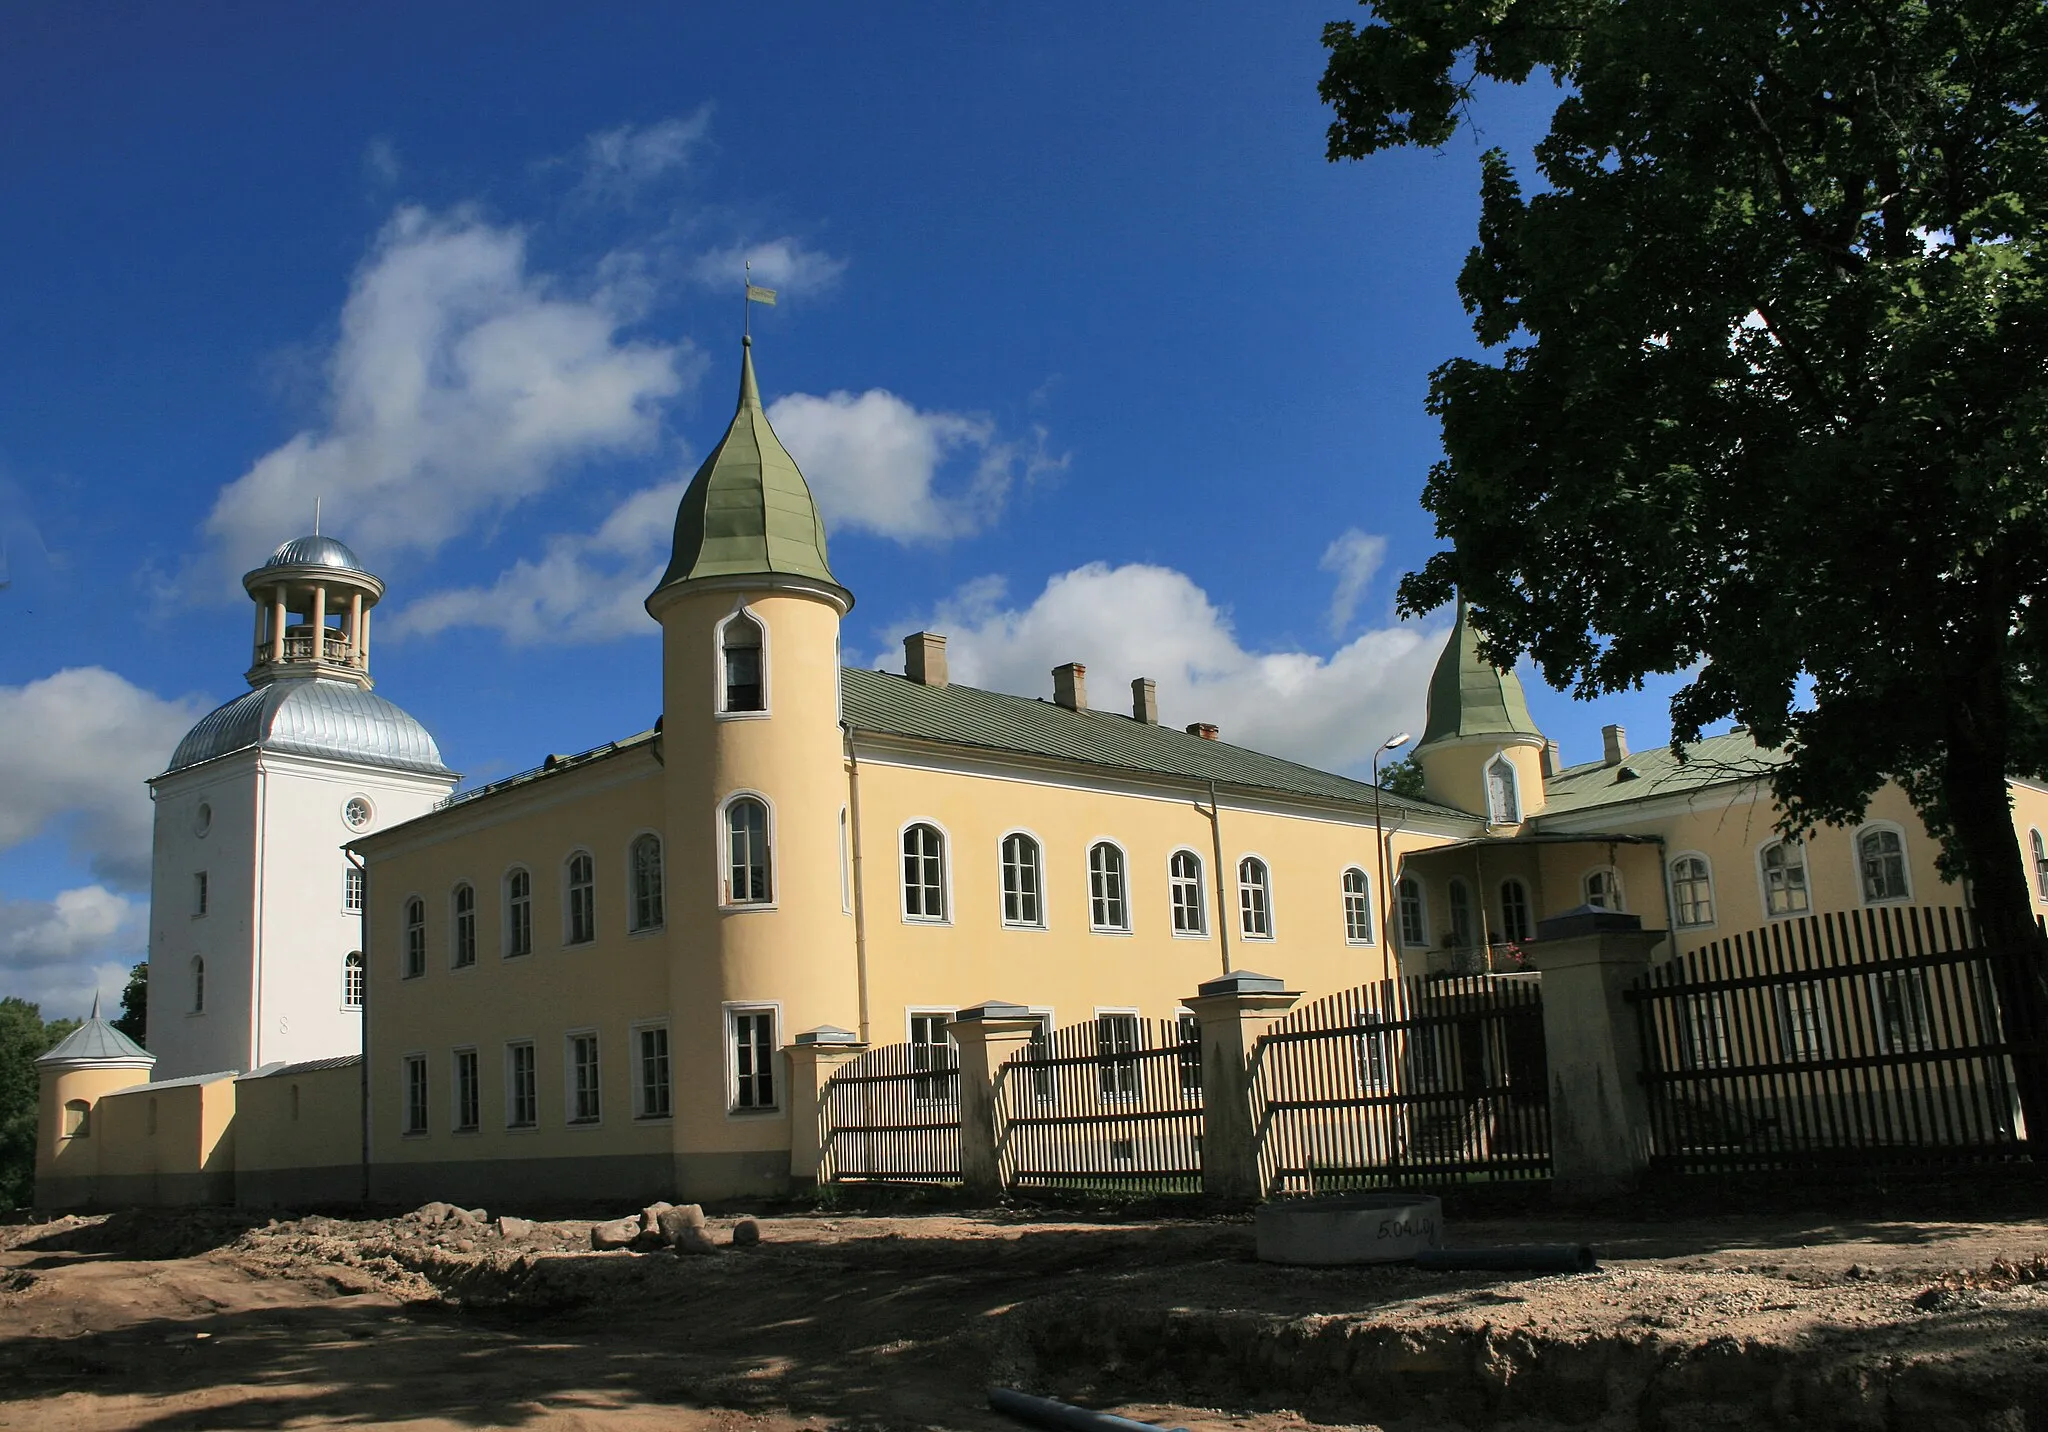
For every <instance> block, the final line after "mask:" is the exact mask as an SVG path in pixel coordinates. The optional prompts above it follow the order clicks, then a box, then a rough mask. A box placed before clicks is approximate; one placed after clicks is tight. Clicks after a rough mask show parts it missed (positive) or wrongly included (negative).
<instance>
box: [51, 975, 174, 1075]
mask: <svg viewBox="0 0 2048 1432" xmlns="http://www.w3.org/2000/svg"><path fill="white" fill-rule="evenodd" d="M36 1063H38V1064H111V1065H113V1066H115V1067H117V1068H130V1067H138V1068H146V1067H148V1066H149V1065H152V1064H155V1063H156V1056H155V1055H154V1054H151V1053H150V1052H149V1051H148V1050H147V1049H144V1048H143V1047H142V1046H141V1045H140V1044H137V1043H136V1042H135V1041H134V1040H132V1039H130V1038H129V1037H128V1036H127V1035H125V1034H123V1033H122V1032H121V1031H120V1030H118V1029H116V1028H114V1026H113V1025H111V1024H109V1023H107V1021H106V1020H104V1019H101V1018H100V997H99V995H98V994H97V993H95V994H94V995H93V997H92V1013H91V1014H90V1015H88V1016H87V1017H86V1021H85V1023H83V1024H81V1025H79V1026H78V1028H76V1029H74V1030H72V1031H71V1032H70V1033H69V1034H67V1035H65V1036H64V1039H63V1042H61V1043H60V1044H58V1046H57V1047H56V1048H55V1049H52V1050H51V1051H50V1052H49V1053H47V1054H45V1055H43V1056H42V1057H41V1058H40V1059H38V1060H36Z"/></svg>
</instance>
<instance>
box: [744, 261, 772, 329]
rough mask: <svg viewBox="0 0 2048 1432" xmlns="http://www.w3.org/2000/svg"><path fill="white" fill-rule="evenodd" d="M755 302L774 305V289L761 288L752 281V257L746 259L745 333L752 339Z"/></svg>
mask: <svg viewBox="0 0 2048 1432" xmlns="http://www.w3.org/2000/svg"><path fill="white" fill-rule="evenodd" d="M757 303H765V304H767V305H768V306H769V307H770V308H773V307H775V290H774V289H772V288H762V287H761V286H760V285H759V284H757V283H755V282H754V261H753V260H752V259H748V260H747V321H746V327H745V333H746V336H747V337H748V338H749V339H752V338H753V336H754V305H755V304H757Z"/></svg>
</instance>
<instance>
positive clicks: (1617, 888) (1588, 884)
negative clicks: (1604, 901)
mask: <svg viewBox="0 0 2048 1432" xmlns="http://www.w3.org/2000/svg"><path fill="white" fill-rule="evenodd" d="M1603 878H1604V879H1605V880H1606V881H1607V885H1608V888H1609V889H1610V890H1612V891H1613V892H1614V900H1613V903H1612V904H1608V905H1602V906H1600V907H1599V908H1600V909H1602V910H1608V911H1611V912H1613V913H1614V914H1616V915H1626V914H1627V913H1628V887H1627V886H1626V885H1624V884H1622V883H1621V871H1620V870H1619V869H1617V868H1616V867H1614V866H1612V865H1595V866H1593V867H1592V868H1591V869H1589V870H1585V871H1582V872H1581V873H1580V875H1579V898H1580V899H1582V900H1583V901H1585V903H1586V904H1588V905H1591V904H1594V903H1595V902H1594V900H1593V882H1594V881H1595V880H1599V879H1603Z"/></svg>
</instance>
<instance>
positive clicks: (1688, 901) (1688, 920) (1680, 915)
mask: <svg viewBox="0 0 2048 1432" xmlns="http://www.w3.org/2000/svg"><path fill="white" fill-rule="evenodd" d="M1671 908H1672V910H1673V912H1674V913H1675V915H1676V917H1677V919H1678V923H1679V924H1681V925H1711V924H1713V923H1714V875H1713V871H1712V870H1711V869H1710V868H1709V867H1708V865H1707V858H1706V857H1705V856H1704V855H1681V856H1679V857H1678V859H1676V860H1674V861H1672V862H1671Z"/></svg>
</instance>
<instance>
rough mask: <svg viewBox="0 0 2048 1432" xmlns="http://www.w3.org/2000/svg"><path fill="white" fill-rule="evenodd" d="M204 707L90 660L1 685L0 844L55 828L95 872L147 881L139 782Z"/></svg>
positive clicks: (125, 883)
mask: <svg viewBox="0 0 2048 1432" xmlns="http://www.w3.org/2000/svg"><path fill="white" fill-rule="evenodd" d="M201 712H202V708H201V707H200V706H198V705H197V704H195V703H193V702H190V701H166V700H164V699H163V698H162V697H160V696H157V695H155V694H153V693H151V692H148V691H145V690H143V689H142V688H141V687H139V686H136V685H134V684H132V683H130V682H129V681H127V680H125V679H123V678H122V677H119V676H116V675H115V674H114V673H113V672H111V671H107V670H105V669H103V668H101V667H97V666H88V667H75V668H72V669H69V670H65V671H60V672H58V673H56V674H55V675H54V676H46V677H44V678H43V679H41V680H40V681H31V682H29V683H28V684H27V685H24V686H0V732H4V733H5V739H4V740H0V850H7V849H10V848H12V847H14V846H16V845H20V844H21V843H23V842H24V841H27V840H31V839H33V838H35V837H36V836H37V835H39V834H41V833H43V832H45V831H50V830H55V831H59V832H61V833H62V834H63V835H64V836H65V838H66V839H67V840H68V841H69V843H70V845H71V847H72V848H73V849H74V850H75V851H77V852H78V853H79V854H80V855H82V856H83V857H84V859H85V861H86V863H87V865H88V867H89V868H90V869H91V870H92V872H93V874H94V875H95V876H97V877H98V878H99V879H101V880H105V881H108V882H110V883H112V884H114V885H116V886H119V887H121V888H123V889H146V888H148V885H149V844H150V824H151V815H150V803H149V790H148V788H147V787H146V786H145V785H144V784H143V782H144V781H145V780H147V779H148V778H149V777H150V776H153V775H156V774H157V773H158V772H159V771H161V770H163V768H164V765H165V763H166V762H168V761H169V760H170V756H171V752H172V750H173V749H174V748H175V747H176V746H177V743H178V740H179V738H180V737H182V736H183V735H184V734H185V732H186V731H187V730H189V729H190V728H191V726H192V723H193V722H194V721H196V720H198V719H199V716H200V715H201Z"/></svg>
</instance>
